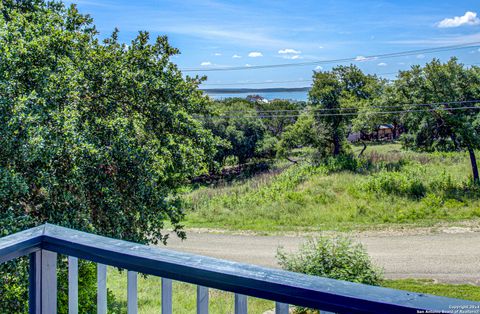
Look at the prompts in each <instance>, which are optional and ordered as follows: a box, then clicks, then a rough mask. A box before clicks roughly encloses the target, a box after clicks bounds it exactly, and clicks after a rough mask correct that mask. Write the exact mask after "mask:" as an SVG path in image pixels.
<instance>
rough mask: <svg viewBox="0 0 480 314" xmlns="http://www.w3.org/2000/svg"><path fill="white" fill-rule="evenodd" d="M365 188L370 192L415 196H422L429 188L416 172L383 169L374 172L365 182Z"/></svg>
mask: <svg viewBox="0 0 480 314" xmlns="http://www.w3.org/2000/svg"><path fill="white" fill-rule="evenodd" d="M364 189H365V190H367V191H369V192H376V193H385V194H396V195H402V196H407V197H413V198H422V197H423V196H425V194H426V193H427V188H426V187H425V185H424V184H423V182H422V181H421V178H420V177H419V176H417V174H416V173H414V172H401V171H394V172H387V171H381V172H379V173H378V174H374V175H373V176H372V177H371V178H370V179H369V180H368V181H367V182H365V185H364Z"/></svg>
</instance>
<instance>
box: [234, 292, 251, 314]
mask: <svg viewBox="0 0 480 314" xmlns="http://www.w3.org/2000/svg"><path fill="white" fill-rule="evenodd" d="M247 313H248V311H247V296H246V295H243V294H238V293H235V314H247Z"/></svg>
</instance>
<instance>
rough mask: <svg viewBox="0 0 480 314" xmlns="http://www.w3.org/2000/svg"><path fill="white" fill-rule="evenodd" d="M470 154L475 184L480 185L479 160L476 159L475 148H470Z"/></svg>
mask: <svg viewBox="0 0 480 314" xmlns="http://www.w3.org/2000/svg"><path fill="white" fill-rule="evenodd" d="M468 154H469V155H470V162H471V164H472V173H473V182H475V183H479V182H480V180H479V177H478V166H477V158H476V157H475V151H474V150H473V148H471V147H468Z"/></svg>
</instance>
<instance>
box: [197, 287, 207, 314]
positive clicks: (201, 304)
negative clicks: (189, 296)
mask: <svg viewBox="0 0 480 314" xmlns="http://www.w3.org/2000/svg"><path fill="white" fill-rule="evenodd" d="M197 314H208V288H206V287H202V286H197Z"/></svg>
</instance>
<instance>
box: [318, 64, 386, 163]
mask: <svg viewBox="0 0 480 314" xmlns="http://www.w3.org/2000/svg"><path fill="white" fill-rule="evenodd" d="M378 86H380V84H379V82H378V79H377V78H376V77H375V76H371V75H365V74H363V72H362V71H361V70H360V69H359V68H358V67H356V66H355V65H350V66H338V67H335V68H333V69H332V71H324V72H322V71H319V72H315V73H314V75H313V86H312V89H311V90H310V93H309V98H310V101H311V103H312V108H313V109H317V110H319V111H318V112H317V115H316V127H317V128H319V129H322V134H324V137H323V140H322V141H321V142H322V146H326V147H327V151H328V154H329V155H334V156H337V155H339V154H341V153H344V152H345V147H346V146H347V144H346V137H347V128H348V127H349V125H350V123H351V120H352V116H351V115H343V114H345V113H350V114H351V113H352V110H346V111H345V110H342V108H357V107H358V103H359V102H360V101H364V100H367V99H369V98H371V97H374V96H376V95H377V94H378V91H379V90H381V88H379V87H378ZM355 111H356V110H353V112H355ZM322 114H323V115H322Z"/></svg>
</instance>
